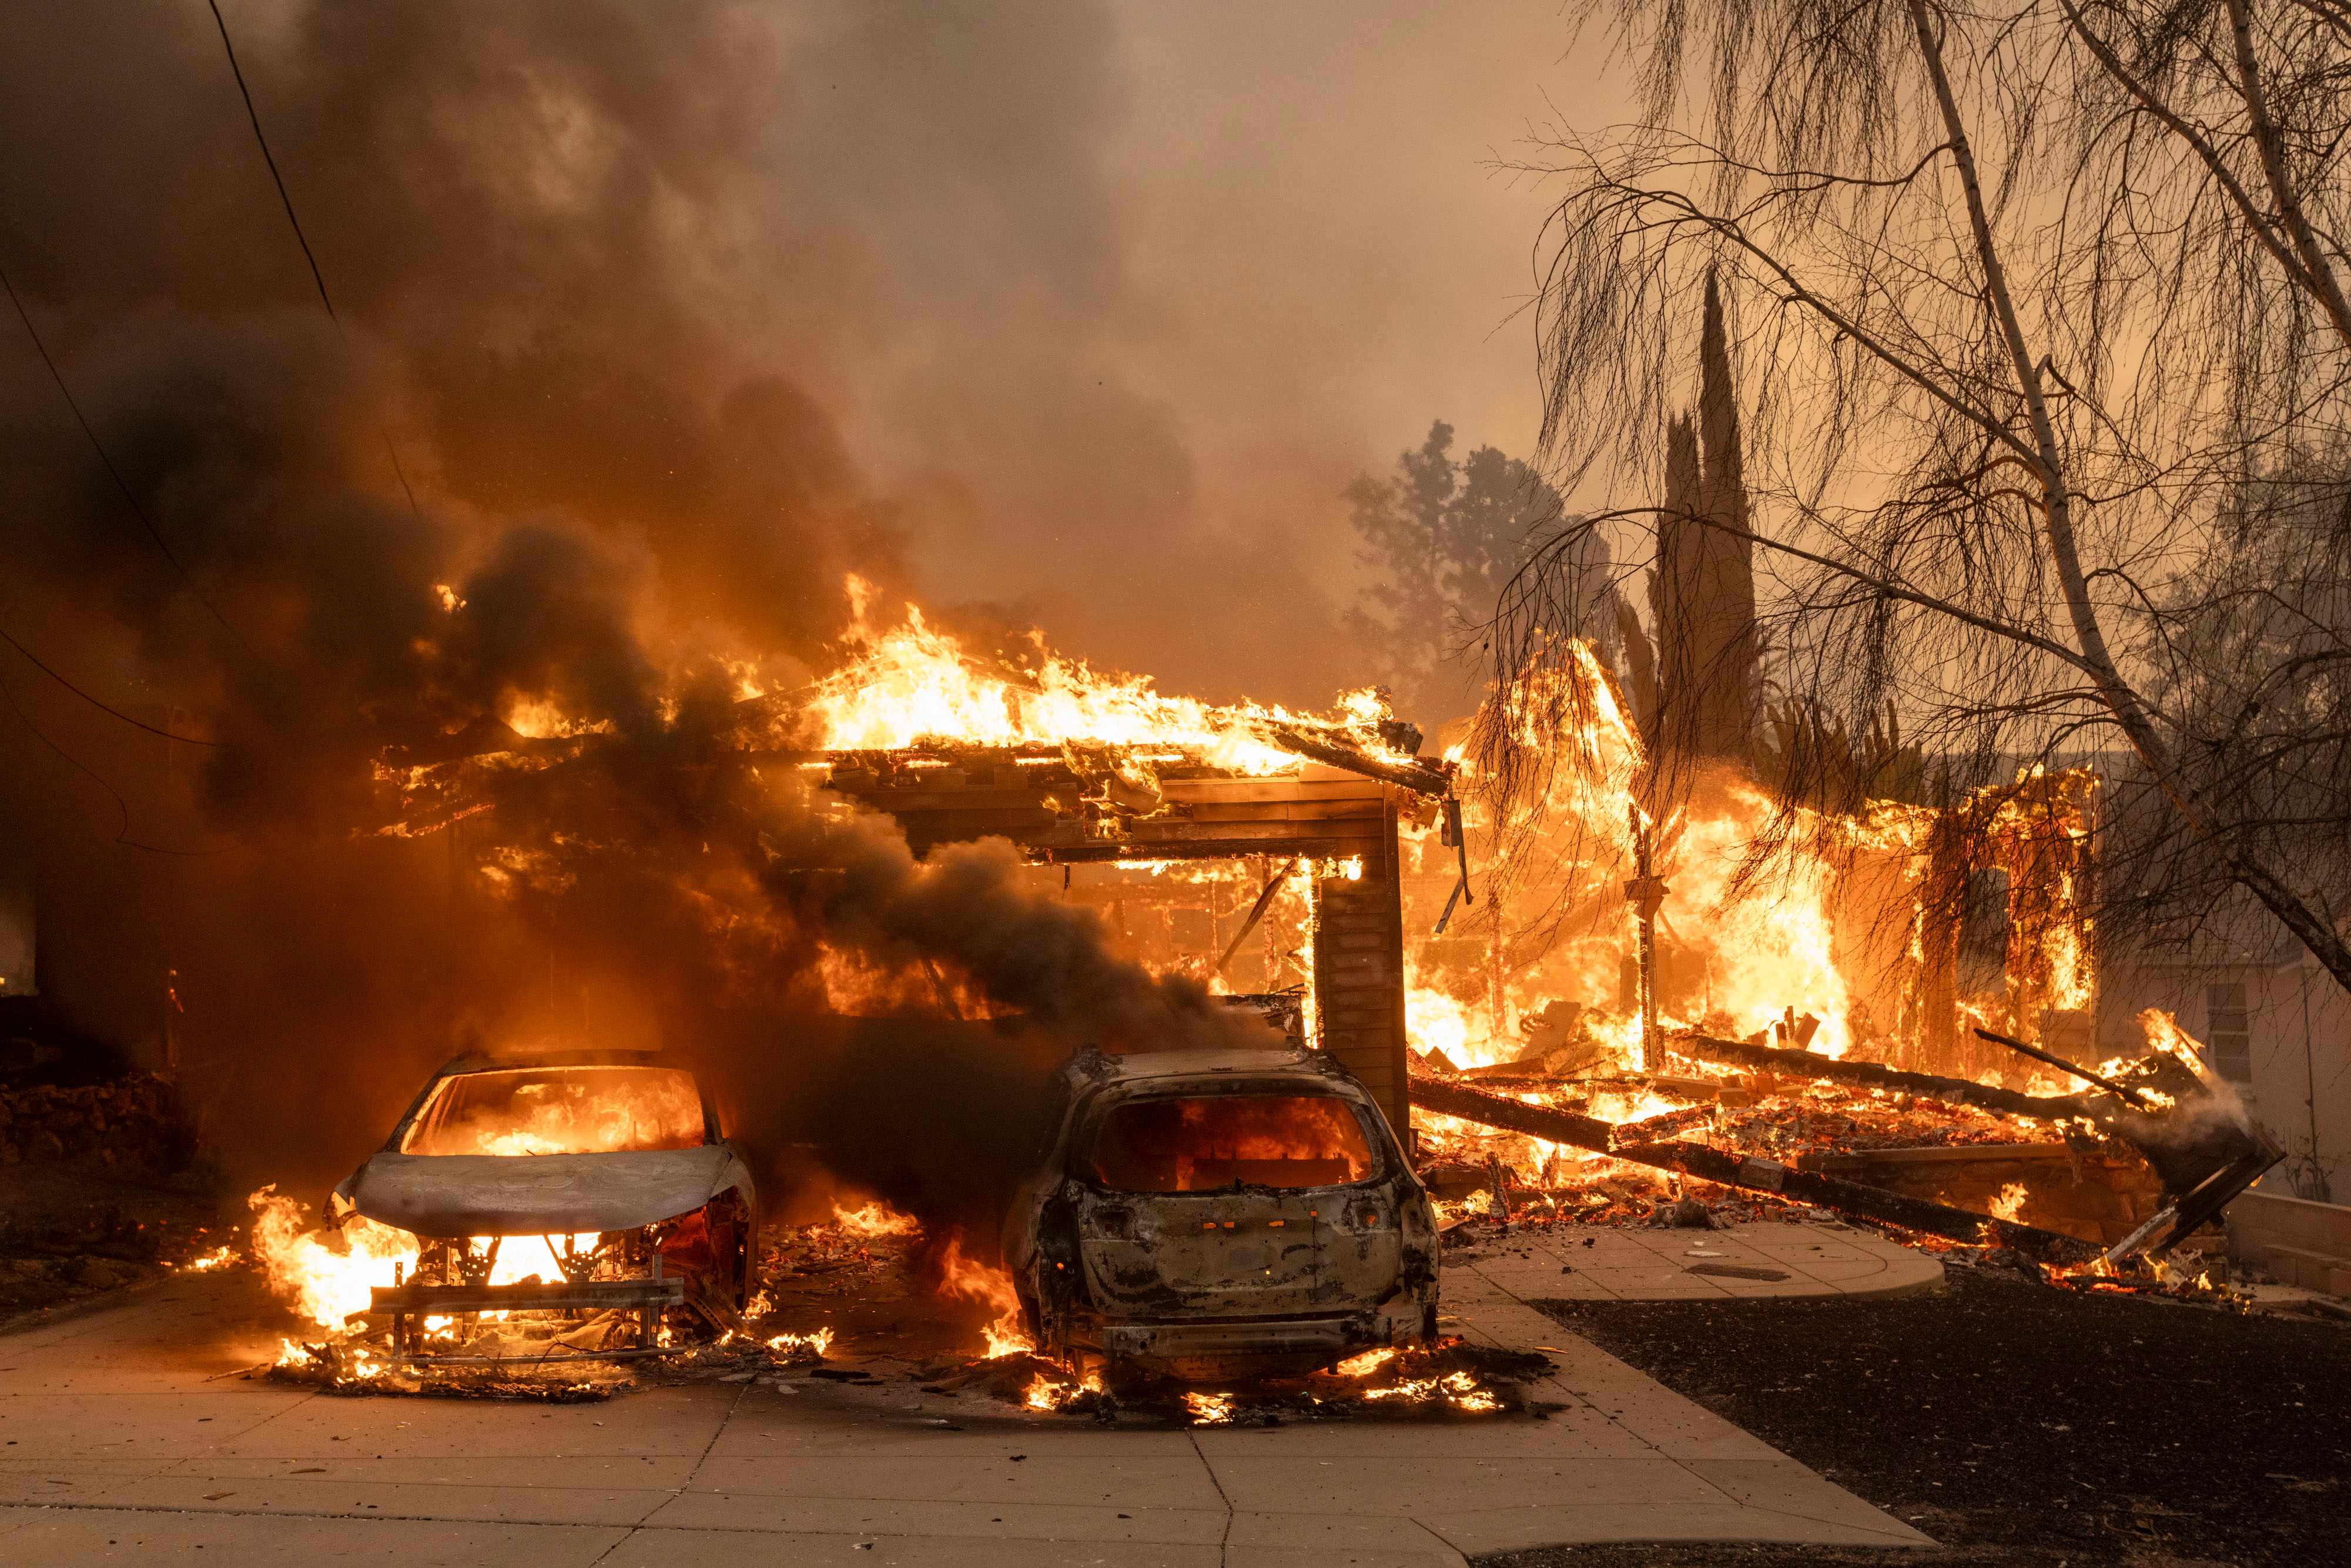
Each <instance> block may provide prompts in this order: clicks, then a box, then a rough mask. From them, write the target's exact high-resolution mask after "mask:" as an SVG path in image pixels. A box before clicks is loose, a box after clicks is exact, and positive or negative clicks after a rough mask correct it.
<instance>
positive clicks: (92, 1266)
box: [0, 1162, 234, 1328]
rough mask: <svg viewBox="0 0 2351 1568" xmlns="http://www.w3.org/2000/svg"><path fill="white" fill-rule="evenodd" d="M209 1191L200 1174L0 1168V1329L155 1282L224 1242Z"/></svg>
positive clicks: (75, 1166) (82, 1166)
mask: <svg viewBox="0 0 2351 1568" xmlns="http://www.w3.org/2000/svg"><path fill="white" fill-rule="evenodd" d="M213 1188H214V1183H213V1181H212V1179H211V1178H210V1176H208V1175H207V1174H206V1173H205V1172H204V1171H202V1170H201V1169H199V1170H195V1171H185V1172H182V1173H181V1174H179V1175H177V1176H144V1175H137V1174H130V1173H124V1174H118V1173H116V1172H114V1171H111V1170H107V1169H104V1168H102V1167H99V1166H95V1165H90V1164H87V1163H82V1162H69V1163H65V1164H56V1165H51V1164H34V1163H30V1162H27V1163H26V1164H22V1165H14V1166H0V1328H4V1327H22V1326H26V1325H27V1324H28V1323H29V1322H37V1321H38V1320H39V1319H40V1318H41V1317H42V1316H44V1315H46V1314H47V1313H51V1312H58V1311H61V1310H64V1309H67V1308H70V1307H75V1306H78V1305H80V1304H82V1303H84V1302H87V1301H92V1300H94V1299H96V1298H97V1297H99V1296H101V1295H103V1294H105V1293H106V1292H108V1291H117V1290H121V1289H124V1288H126V1287H129V1286H131V1285H136V1284H140V1283H141V1282H143V1281H150V1280H156V1279H161V1278H162V1277H163V1275H164V1274H166V1273H167V1272H169V1271H170V1270H171V1268H172V1266H175V1265H180V1264H184V1263H185V1262H187V1260H189V1259H191V1258H193V1257H195V1256H197V1255H199V1254H201V1253H204V1252H205V1251H208V1250H210V1249H213V1248H215V1247H217V1246H219V1245H221V1244H222V1243H224V1242H227V1241H230V1240H232V1239H234V1237H233V1235H232V1233H231V1232H230V1231H229V1230H228V1229H226V1228H224V1222H223V1221H222V1219H221V1218H220V1210H219V1206H218V1203H217V1200H216V1197H215V1195H214V1190H213ZM229 1223H232V1224H233V1223H234V1221H231V1222H229Z"/></svg>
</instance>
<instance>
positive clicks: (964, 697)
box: [379, 612, 1455, 859]
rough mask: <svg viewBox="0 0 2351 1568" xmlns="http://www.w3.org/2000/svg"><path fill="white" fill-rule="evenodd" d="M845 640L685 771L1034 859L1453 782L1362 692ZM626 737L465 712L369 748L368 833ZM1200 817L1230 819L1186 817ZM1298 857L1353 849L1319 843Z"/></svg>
mask: <svg viewBox="0 0 2351 1568" xmlns="http://www.w3.org/2000/svg"><path fill="white" fill-rule="evenodd" d="M858 642H859V643H860V645H861V646H862V653H861V656H860V657H858V658H857V659H855V660H853V661H852V662H851V663H850V664H847V665H844V666H843V667H842V668H841V669H840V670H838V671H836V672H834V673H833V674H830V675H828V676H826V677H824V678H822V679H820V680H818V681H815V682H812V683H810V684H808V685H802V686H799V687H798V688H796V689H793V690H790V691H785V692H778V693H760V692H757V691H752V692H749V693H747V695H743V696H741V697H739V698H738V699H737V701H736V702H735V703H734V704H733V706H732V707H731V709H729V710H728V711H726V712H725V713H723V714H721V715H718V716H716V717H715V718H714V719H712V720H709V721H706V723H705V737H704V741H703V744H702V745H701V746H700V747H697V748H696V749H695V754H694V758H693V765H695V766H733V767H739V768H756V769H768V768H789V769H792V770H795V771H796V772H798V773H799V774H800V775H801V776H802V777H803V778H806V779H809V780H810V781H811V782H814V783H818V784H820V785H821V786H822V787H825V788H829V789H832V790H834V791H835V792H837V793H840V794H842V795H846V796H849V797H851V798H853V799H856V800H860V801H861V802H862V803H863V804H865V805H868V806H872V807H875V808H878V809H881V810H887V811H890V812H892V813H893V814H894V815H898V816H899V817H900V818H901V820H902V821H907V822H908V823H909V837H910V839H912V840H913V841H915V842H916V844H917V845H918V847H919V846H922V845H925V844H927V843H929V842H935V841H940V840H943V839H948V838H970V837H975V836H978V835H979V834H981V833H987V832H1000V833H1003V834H1004V835H1006V836H1008V837H1011V838H1014V839H1015V840H1017V841H1019V842H1020V843H1022V844H1023V845H1024V847H1026V848H1027V849H1029V852H1031V854H1032V855H1036V856H1040V857H1041V858H1045V859H1060V858H1069V859H1118V858H1128V857H1129V856H1130V855H1144V856H1148V857H1154V858H1164V857H1167V856H1174V855H1184V856H1200V855H1215V854H1224V855H1229V854H1247V853H1254V852H1260V851H1261V850H1262V849H1264V848H1269V847H1270V846H1261V845H1260V844H1259V842H1258V841H1259V839H1262V838H1266V837H1267V836H1268V831H1269V830H1268V828H1267V827H1266V826H1265V824H1266V823H1268V822H1269V821H1286V822H1301V821H1314V822H1321V823H1326V824H1327V823H1331V822H1335V821H1343V820H1345V819H1351V818H1356V817H1364V816H1369V817H1372V818H1374V819H1376V818H1379V817H1380V816H1381V815H1382V814H1383V809H1382V806H1381V804H1380V803H1381V801H1382V800H1384V798H1385V793H1386V791H1387V790H1390V789H1394V790H1398V791H1403V792H1405V794H1407V795H1410V796H1414V797H1437V796H1443V795H1446V794H1448V793H1450V792H1451V791H1452V789H1453V785H1454V772H1455V769H1454V767H1453V765H1451V764H1449V763H1443V762H1436V761H1431V760H1428V759H1426V758H1421V757H1420V756H1419V755H1418V754H1417V753H1418V750H1419V746H1420V739H1421V737H1420V732H1419V731H1418V730H1417V729H1416V728H1415V727H1412V726H1411V725H1409V724H1405V723H1403V722H1401V721H1399V720H1397V719H1395V717H1394V716H1392V715H1391V714H1390V713H1389V711H1388V708H1387V706H1386V703H1385V701H1384V696H1383V695H1381V694H1380V693H1378V692H1376V691H1372V690H1365V691H1360V692H1355V693H1351V694H1348V695H1345V696H1343V697H1342V698H1341V700H1340V702H1339V703H1338V705H1336V707H1335V709H1334V711H1333V712H1332V713H1330V714H1325V715H1308V714H1301V713H1296V712H1293V711H1291V710H1289V709H1286V708H1280V707H1271V706H1261V705H1257V704H1240V705H1229V706H1217V705H1211V704H1206V703H1200V702H1196V701H1194V700H1192V699H1189V698H1182V697H1169V696H1165V695H1160V694H1158V693H1156V692H1155V691H1153V690H1152V689H1151V683H1150V682H1149V681H1148V680H1147V679H1145V678H1142V677H1134V676H1126V677H1113V676H1104V675H1100V674H1095V673H1094V672H1093V671H1092V670H1091V669H1089V668H1088V667H1087V666H1085V665H1084V664H1081V663H1078V662H1076V661H1073V660H1068V659H1064V658H1061V657H1060V656H1058V655H1053V654H1050V653H1042V652H1041V650H1040V657H1039V661H1038V667H1036V668H1034V669H1028V670H1015V669H1012V668H1009V667H997V668H990V667H987V666H986V665H984V664H981V663H980V662H979V661H977V660H975V659H973V658H971V657H970V656H968V655H967V654H966V653H963V651H962V650H961V649H960V648H959V647H957V646H956V644H955V643H952V642H951V641H949V640H947V639H946V638H945V637H943V636H941V635H940V634H938V633H936V632H932V631H931V630H930V629H929V628H928V627H927V626H925V624H924V622H923V620H922V617H921V615H920V613H919V612H910V613H909V618H908V622H907V623H906V625H905V626H904V627H902V628H899V629H898V630H895V631H893V632H883V633H872V632H862V631H861V632H860V634H859V638H858ZM558 727H560V726H558ZM625 744H626V738H625V737H622V736H620V735H618V734H617V733H615V732H614V731H613V730H612V728H611V727H610V726H608V725H597V726H593V727H580V728H576V729H572V730H570V732H569V733H558V734H549V735H542V736H536V737H534V736H529V735H526V734H524V733H523V732H522V731H521V730H520V729H518V728H517V727H516V726H515V725H514V724H512V723H508V722H506V721H504V720H495V719H489V718H484V719H479V720H476V721H475V723H473V724H471V725H469V726H467V727H465V728H464V729H462V730H458V731H455V732H453V733H451V734H449V735H447V736H444V737H439V739H437V740H436V741H434V742H433V743H431V744H428V745H425V746H422V747H413V748H410V749H407V750H405V751H402V752H400V753H397V754H390V755H387V756H386V757H385V758H384V759H383V760H382V762H381V765H380V768H379V776H380V778H381V779H382V780H383V781H384V782H385V783H387V784H390V785H392V786H393V787H394V788H396V789H397V790H398V791H399V795H400V802H399V807H398V810H397V812H396V819H395V820H394V821H392V823H390V824H389V825H388V826H386V827H384V828H383V829H381V830H380V831H382V832H384V833H387V834H391V835H393V836H401V837H413V836H419V835H423V834H427V833H432V832H435V831H440V830H442V829H444V828H446V827H448V826H449V825H451V824H453V823H455V822H456V821H462V820H464V819H465V818H466V817H469V816H473V815H475V814H477V813H479V812H481V811H484V810H489V809H490V808H491V807H492V805H493V804H494V803H495V799H494V795H493V792H492V790H493V787H494V786H495V785H496V783H498V782H500V781H502V780H506V779H511V778H512V777H513V776H514V775H515V774H517V773H553V772H555V771H557V770H559V769H562V768H569V767H571V766H574V765H577V764H579V763H580V762H582V761H585V760H587V759H589V758H593V757H595V756H596V755H598V754H599V753H600V752H607V751H610V750H611V748H615V747H621V746H623V745H625ZM1205 823H1218V824H1227V826H1220V827H1217V828H1214V829H1210V830H1207V831H1196V830H1197V829H1198V828H1199V826H1200V824H1205ZM1243 824H1249V825H1246V826H1244V825H1243ZM1272 836H1275V837H1280V838H1283V839H1284V840H1285V842H1286V841H1287V840H1289V839H1293V838H1297V837H1299V836H1300V835H1299V833H1298V831H1296V830H1295V829H1291V830H1287V831H1284V832H1280V833H1275V834H1273V835H1272ZM1309 836H1318V835H1309ZM1350 836H1352V835H1350V834H1348V833H1346V832H1344V831H1339V832H1338V833H1337V835H1336V838H1338V839H1343V838H1347V837H1350ZM1319 837H1322V838H1329V837H1332V833H1330V832H1328V831H1320V832H1319ZM1285 852H1287V851H1286V850H1285ZM1313 852H1327V853H1346V852H1351V851H1349V850H1348V849H1346V848H1345V846H1343V845H1342V844H1339V843H1338V842H1336V841H1335V840H1334V841H1333V842H1332V843H1331V844H1328V845H1322V846H1320V847H1319V848H1317V849H1315V850H1314V851H1313Z"/></svg>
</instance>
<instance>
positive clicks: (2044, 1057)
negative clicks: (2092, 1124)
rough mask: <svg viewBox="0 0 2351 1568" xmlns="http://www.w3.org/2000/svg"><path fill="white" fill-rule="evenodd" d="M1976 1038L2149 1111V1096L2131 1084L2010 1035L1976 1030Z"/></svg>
mask: <svg viewBox="0 0 2351 1568" xmlns="http://www.w3.org/2000/svg"><path fill="white" fill-rule="evenodd" d="M1976 1038H1977V1039H1978V1040H1990V1041H1991V1042H1992V1043H1993V1044H1994V1045H2004V1046H2006V1047H2008V1049H2009V1050H2011V1051H2016V1052H2018V1053H2019V1054H2021V1055H2024V1056H2029V1057H2031V1058H2032V1060H2033V1061H2043V1062H2046V1063H2048V1064H2049V1065H2050V1066H2052V1067H2053V1068H2055V1069H2056V1070H2057V1071H2060V1072H2064V1073H2068V1074H2070V1075H2072V1076H2073V1077H2075V1078H2078V1079H2080V1080H2081V1081H2082V1082H2085V1083H2095V1084H2096V1085H2097V1086H2098V1087H2099V1088H2101V1089H2103V1090H2105V1092H2107V1093H2109V1094H2112V1095H2114V1096H2115V1097H2116V1098H2117V1099H2121V1100H2127V1101H2129V1102H2130V1103H2132V1104H2134V1105H2136V1106H2137V1107H2138V1108H2139V1109H2140V1110H2142V1111H2144V1110H2146V1109H2147V1096H2146V1095H2144V1094H2142V1093H2140V1092H2138V1091H2137V1090H2136V1089H2134V1088H2132V1087H2131V1086H2130V1085H2129V1084H2127V1083H2117V1082H2115V1081H2114V1080H2113V1079H2111V1078H2101V1077H2099V1076H2098V1075H2097V1074H2096V1073H2095V1072H2092V1071H2090V1070H2089V1069H2087V1068H2085V1067H2076V1066H2075V1065H2074V1063H2072V1062H2070V1061H2066V1060H2065V1059H2064V1057H2062V1056H2053V1055H2051V1054H2050V1053H2049V1052H2048V1051H2043V1050H2042V1049H2041V1048H2040V1047H2039V1046H2037V1045H2027V1044H2025V1043H2024V1041H2022V1040H2017V1039H2014V1038H2012V1037H2011V1036H2009V1035H2004V1034H1998V1033H1995V1032H1993V1031H1992V1030H1988V1029H1980V1030H1976Z"/></svg>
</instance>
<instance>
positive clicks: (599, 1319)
mask: <svg viewBox="0 0 2351 1568" xmlns="http://www.w3.org/2000/svg"><path fill="white" fill-rule="evenodd" d="M753 1201H754V1192H753V1186H752V1182H751V1175H750V1172H749V1171H748V1170H747V1168H746V1167H745V1166H744V1163H743V1161H742V1160H741V1159H740V1158H739V1157H738V1156H737V1154H736V1151H735V1149H734V1147H733V1146H732V1145H729V1144H728V1143H727V1142H726V1136H725V1134H723V1132H722V1131H721V1129H720V1127H719V1124H718V1113H717V1110H716V1106H714V1105H713V1104H712V1103H711V1102H710V1100H709V1099H708V1097H707V1096H706V1095H705V1093H704V1092H702V1090H701V1088H700V1087H699V1086H698V1085H697V1083H696V1082H695V1077H694V1074H693V1073H692V1072H690V1071H686V1070H685V1069H684V1068H683V1067H680V1066H678V1065H676V1064H675V1063H674V1062H671V1061H665V1060H664V1059H663V1058H662V1057H661V1056H660V1055H658V1054H655V1053H651V1052H640V1051H545V1052H537V1053H533V1054H529V1055H512V1056H465V1057H459V1058H458V1059H457V1060H455V1061H452V1062H450V1063H449V1064H448V1065H447V1066H445V1067H444V1068H442V1069H441V1071H439V1072H438V1073H436V1074H435V1075H434V1078H433V1081H432V1082H430V1083H428V1084H426V1085H425V1087H424V1091H423V1093H421V1094H419V1095H418V1096H417V1097H416V1101H415V1103H413V1104H412V1105H411V1106H410V1107H409V1108H408V1113H407V1114H406V1115H404V1116H402V1118H401V1119H400V1124H399V1125H398V1126H396V1127H394V1128H393V1129H392V1136H391V1137H390V1139H388V1140H387V1141H386V1142H385V1144H384V1146H383V1148H382V1149H381V1151H380V1152H379V1153H377V1154H376V1155H373V1156H372V1157H371V1158H370V1159H369V1160H368V1162H367V1163H366V1164H365V1165H362V1166H360V1168H359V1169H358V1170H357V1171H355V1172H353V1173H352V1174H351V1176H350V1178H349V1179H347V1180H346V1181H344V1183H343V1184H342V1185H341V1186H339V1187H337V1188H336V1189H335V1192H334V1197H333V1198H332V1199H331V1200H330V1202H329V1211H330V1213H331V1214H332V1215H333V1217H334V1218H336V1219H337V1220H338V1221H339V1222H340V1221H347V1220H348V1219H350V1218H351V1217H353V1216H359V1217H363V1218H367V1219H371V1220H374V1221H376V1222H378V1223H379V1224H382V1225H388V1226H392V1227H395V1228H399V1229H401V1230H405V1231H409V1232H412V1233H413V1234H414V1235H415V1237H416V1238H417V1239H418V1252H417V1258H416V1262H415V1266H414V1269H413V1272H410V1273H408V1274H407V1275H406V1277H404V1278H400V1279H396V1280H395V1281H394V1282H393V1283H392V1284H391V1285H388V1286H378V1287H376V1288H375V1290H374V1291H373V1295H372V1301H371V1312H370V1317H371V1320H374V1321H377V1322H381V1325H382V1326H383V1327H385V1328H387V1329H388V1330H389V1333H390V1340H391V1344H392V1350H393V1353H394V1354H396V1355H399V1356H402V1357H404V1358H416V1359H430V1358H433V1357H434V1355H436V1354H444V1355H445V1354H446V1353H448V1352H450V1351H451V1350H453V1349H462V1348H463V1347H464V1345H465V1343H466V1334H465V1324H466V1323H468V1322H479V1321H480V1319H481V1315H482V1314H486V1313H487V1314H494V1315H496V1322H498V1323H499V1325H500V1326H501V1329H502V1330H504V1329H505V1328H506V1326H507V1325H508V1324H514V1325H516V1327H515V1330H514V1332H512V1333H502V1336H501V1344H502V1345H505V1344H506V1342H507V1341H512V1340H515V1339H517V1338H519V1339H520V1340H521V1341H523V1342H524V1343H535V1342H536V1341H537V1340H539V1339H544V1340H546V1341H547V1342H548V1343H547V1344H546V1346H545V1354H543V1355H541V1356H539V1359H562V1358H564V1357H565V1356H566V1355H569V1354H579V1355H582V1356H586V1355H590V1354H592V1355H594V1356H596V1357H597V1358H600V1359H609V1358H610V1357H611V1356H613V1355H615V1354H653V1353H654V1352H656V1351H658V1350H660V1349H661V1348H663V1346H664V1343H666V1342H668V1341H669V1340H671V1339H673V1338H675V1337H678V1336H680V1335H684V1334H689V1333H695V1332H696V1331H697V1330H700V1331H706V1332H709V1333H716V1332H721V1331H723V1330H725V1329H727V1328H731V1327H734V1326H736V1325H737V1323H739V1322H740V1312H741V1311H742V1308H743V1306H744V1304H745V1303H746V1301H747V1298H748V1295H749V1291H750V1285H751V1267H752V1255H753V1240H754V1238H755V1237H756V1235H757V1230H756V1228H755V1215H754V1212H753V1207H752V1206H753ZM525 1320H529V1324H530V1329H531V1331H532V1332H524V1330H523V1328H522V1325H523V1323H524V1322H525ZM451 1325H456V1327H455V1330H454V1331H453V1328H452V1326H451ZM507 1354H511V1351H510V1349H509V1350H508V1351H507Z"/></svg>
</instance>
